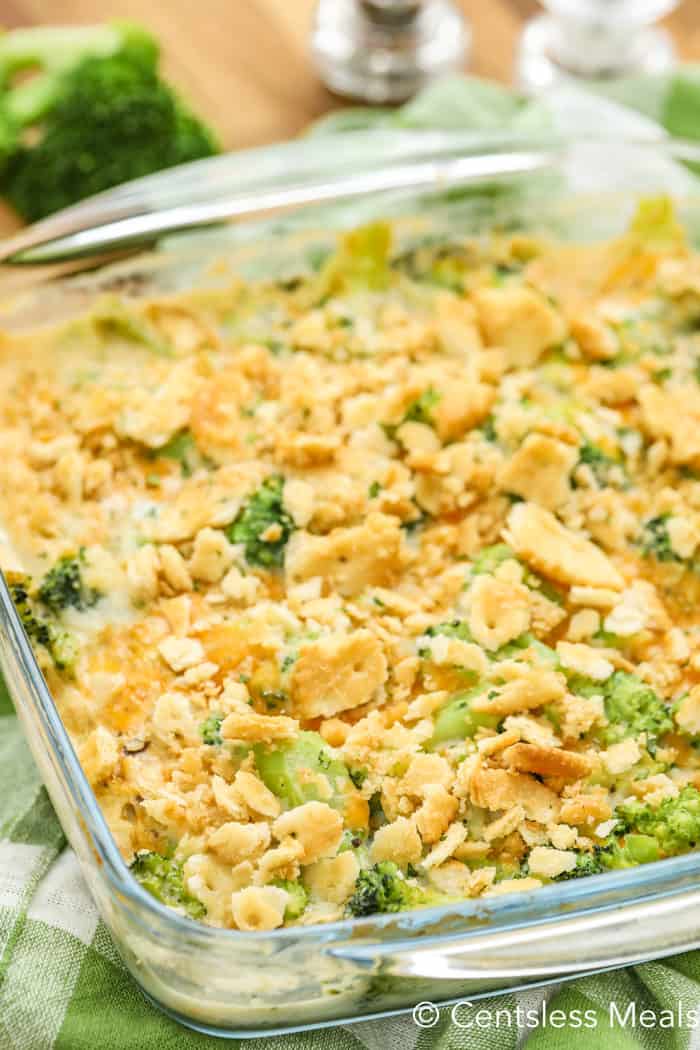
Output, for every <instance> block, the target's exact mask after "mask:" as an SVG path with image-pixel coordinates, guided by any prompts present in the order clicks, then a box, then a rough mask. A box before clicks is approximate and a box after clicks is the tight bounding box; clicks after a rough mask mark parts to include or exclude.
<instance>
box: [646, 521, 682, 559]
mask: <svg viewBox="0 0 700 1050" xmlns="http://www.w3.org/2000/svg"><path fill="white" fill-rule="evenodd" d="M668 518H669V515H668V514H658V515H657V516H656V517H655V518H649V519H648V520H647V521H645V522H644V524H643V526H642V534H641V536H640V538H639V545H640V547H641V548H642V554H643V555H644V557H645V558H656V560H657V561H665V562H672V561H675V562H681V561H682V560H683V559H682V558H680V557H679V556H678V555H677V554H676V553H675V551H674V550H673V547H672V546H671V538H670V536H669V534H668V524H667V522H668Z"/></svg>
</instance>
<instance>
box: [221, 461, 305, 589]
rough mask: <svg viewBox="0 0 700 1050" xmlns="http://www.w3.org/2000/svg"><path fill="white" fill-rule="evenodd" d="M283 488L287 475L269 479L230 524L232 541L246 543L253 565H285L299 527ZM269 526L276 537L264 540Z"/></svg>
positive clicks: (229, 533) (269, 567) (229, 535)
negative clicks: (286, 552)
mask: <svg viewBox="0 0 700 1050" xmlns="http://www.w3.org/2000/svg"><path fill="white" fill-rule="evenodd" d="M283 490H284V478H282V477H280V476H279V475H273V476H272V477H269V478H267V479H266V480H265V481H264V482H263V483H262V485H261V486H260V488H259V489H258V490H257V492H255V493H254V494H253V495H252V496H251V497H250V499H249V500H248V502H247V503H246V505H245V506H244V507H243V509H242V510H241V512H240V513H239V515H238V517H237V518H236V520H235V521H234V522H233V524H232V525H229V527H228V530H227V535H228V538H229V540H230V541H231V543H242V544H243V545H244V547H245V556H246V561H248V562H250V564H251V565H260V566H262V567H263V568H265V569H273V568H281V566H282V565H283V564H284V548H285V547H286V545H287V540H288V539H289V537H290V536H291V534H292V532H293V531H294V527H295V526H294V522H293V520H292V518H291V516H290V515H289V514H288V513H287V511H286V510H285V509H284V503H283V502H282V494H283ZM275 526H276V528H275ZM268 529H273V530H274V536H273V538H270V539H264V538H263V537H264V535H265V533H266V532H267V530H268Z"/></svg>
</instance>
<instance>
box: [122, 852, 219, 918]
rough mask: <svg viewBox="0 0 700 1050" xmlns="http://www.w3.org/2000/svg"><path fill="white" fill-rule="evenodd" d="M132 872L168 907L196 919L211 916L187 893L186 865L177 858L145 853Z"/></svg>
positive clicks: (146, 888) (133, 866) (132, 866)
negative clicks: (183, 867) (184, 868)
mask: <svg viewBox="0 0 700 1050" xmlns="http://www.w3.org/2000/svg"><path fill="white" fill-rule="evenodd" d="M130 870H131V873H132V875H134V876H135V878H136V879H137V880H138V881H139V882H140V883H141V885H142V886H143V888H144V889H145V890H148V892H149V893H150V894H151V895H152V896H153V897H155V898H156V899H157V900H159V901H162V902H163V904H167V905H168V907H170V908H176V909H177V910H178V911H182V912H185V914H186V915H189V916H190V918H192V919H201V918H202V917H203V916H204V915H206V914H207V909H206V907H205V906H204V905H203V904H202V902H201V901H199V900H197V898H196V897H193V896H192V894H191V893H189V892H188V891H187V889H186V887H185V876H184V873H183V870H182V863H181V862H180V861H179V860H175V858H174V857H172V856H166V857H164V856H161V854H160V853H152V852H150V851H149V850H141V851H140V852H139V853H137V854H136V859H135V860H134V862H133V863H132V865H131V868H130Z"/></svg>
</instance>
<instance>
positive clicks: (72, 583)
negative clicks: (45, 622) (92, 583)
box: [37, 550, 101, 613]
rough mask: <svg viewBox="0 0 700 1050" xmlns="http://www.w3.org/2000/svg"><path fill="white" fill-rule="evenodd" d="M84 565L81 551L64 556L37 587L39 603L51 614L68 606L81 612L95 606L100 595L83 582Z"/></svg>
mask: <svg viewBox="0 0 700 1050" xmlns="http://www.w3.org/2000/svg"><path fill="white" fill-rule="evenodd" d="M84 564H85V552H84V551H83V550H80V551H79V552H78V554H66V555H64V557H62V558H59V560H58V561H57V562H56V564H55V565H54V567H53V568H52V569H50V570H49V571H48V572H47V573H46V576H44V578H43V580H42V581H41V583H40V585H39V590H38V591H37V597H38V599H39V601H41V602H43V604H44V605H45V606H46V608H47V609H50V610H51V612H53V613H60V612H62V611H63V610H64V609H67V608H68V607H69V606H71V607H72V608H74V609H78V610H80V611H83V610H84V609H89V608H90V607H91V606H93V605H95V603H96V602H97V601H99V599H100V597H101V595H100V592H99V591H97V590H95V589H94V588H93V587H88V586H87V584H86V583H85V581H84V580H83V573H82V568H83V565H84Z"/></svg>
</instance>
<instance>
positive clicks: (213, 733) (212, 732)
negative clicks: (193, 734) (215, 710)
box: [199, 715, 224, 747]
mask: <svg viewBox="0 0 700 1050" xmlns="http://www.w3.org/2000/svg"><path fill="white" fill-rule="evenodd" d="M223 720H224V719H223V716H222V715H209V717H208V718H205V719H204V721H203V722H202V723H201V724H200V727H199V735H200V736H201V738H202V742H203V743H205V744H208V745H209V746H210V747H218V746H219V744H222V743H223V741H222V739H221V723H222V722H223Z"/></svg>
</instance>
